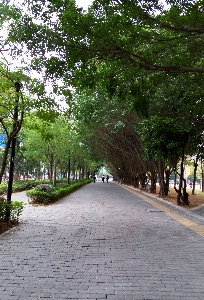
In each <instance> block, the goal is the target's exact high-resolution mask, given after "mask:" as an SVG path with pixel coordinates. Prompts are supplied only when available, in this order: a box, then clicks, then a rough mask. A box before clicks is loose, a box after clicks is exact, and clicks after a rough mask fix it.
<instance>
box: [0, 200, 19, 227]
mask: <svg viewBox="0 0 204 300" xmlns="http://www.w3.org/2000/svg"><path fill="white" fill-rule="evenodd" d="M8 210H10V221H11V222H14V223H16V222H18V221H19V217H20V215H21V214H22V212H23V202H19V201H12V202H11V203H10V204H8V203H7V202H6V201H4V202H0V222H4V221H5V219H6V212H7V211H8Z"/></svg>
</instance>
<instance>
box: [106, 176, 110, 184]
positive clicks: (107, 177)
mask: <svg viewBox="0 0 204 300" xmlns="http://www.w3.org/2000/svg"><path fill="white" fill-rule="evenodd" d="M108 179H109V176H108V175H106V182H107V183H108Z"/></svg>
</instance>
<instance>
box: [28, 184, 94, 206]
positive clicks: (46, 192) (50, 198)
mask: <svg viewBox="0 0 204 300" xmlns="http://www.w3.org/2000/svg"><path fill="white" fill-rule="evenodd" d="M91 181H92V180H89V179H88V180H83V181H80V182H77V183H73V184H71V185H67V186H66V187H64V186H63V187H61V186H52V185H48V184H40V185H38V186H36V187H35V188H33V189H32V190H29V191H27V192H26V195H27V196H28V197H29V199H30V200H31V203H41V204H49V203H53V202H54V201H56V200H59V199H61V198H62V197H65V196H67V195H68V194H70V193H71V192H73V191H75V190H76V189H78V188H80V187H82V186H84V185H85V184H88V183H90V182H91Z"/></svg>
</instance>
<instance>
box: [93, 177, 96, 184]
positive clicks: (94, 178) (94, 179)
mask: <svg viewBox="0 0 204 300" xmlns="http://www.w3.org/2000/svg"><path fill="white" fill-rule="evenodd" d="M93 181H94V183H95V182H96V175H94V176H93Z"/></svg>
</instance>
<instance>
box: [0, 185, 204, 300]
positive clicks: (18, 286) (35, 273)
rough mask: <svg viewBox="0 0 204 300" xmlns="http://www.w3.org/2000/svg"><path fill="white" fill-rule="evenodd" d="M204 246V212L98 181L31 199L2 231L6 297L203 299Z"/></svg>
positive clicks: (0, 287)
mask: <svg viewBox="0 0 204 300" xmlns="http://www.w3.org/2000/svg"><path fill="white" fill-rule="evenodd" d="M138 195H139V196H138ZM14 196H15V194H13V195H12V199H13V200H20V199H16V197H17V195H16V197H14ZM18 196H19V194H18ZM24 201H25V202H26V199H25V198H24ZM203 249H204V217H202V216H199V215H197V214H196V213H194V212H193V211H186V210H185V209H182V208H180V207H176V206H173V205H171V204H168V203H165V202H164V201H162V200H159V199H157V198H155V197H151V196H149V195H147V194H144V193H138V192H135V191H134V190H131V189H127V187H125V186H123V185H117V184H115V183H113V182H109V183H102V182H101V181H97V182H96V183H91V184H89V185H87V186H85V187H83V188H81V189H79V190H78V191H76V192H74V193H73V194H71V195H69V196H68V197H66V198H64V199H63V200H61V201H60V202H58V203H55V204H53V205H50V206H46V207H43V206H35V207H33V206H31V205H29V204H26V205H25V209H24V212H23V215H22V224H21V225H20V226H18V227H17V228H16V229H13V230H11V231H9V232H7V233H6V234H3V235H2V236H0V253H1V260H0V298H1V300H11V299H14V300H37V299H55V300H61V299H73V300H75V299H77V300H85V299H89V300H98V299H109V300H113V299H114V300H125V299H128V300H133V299H134V300H145V299H146V300H162V299H165V300H178V299H179V300H181V299H185V300H198V299H199V300H203V299H204V260H203V254H204V250H203Z"/></svg>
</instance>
